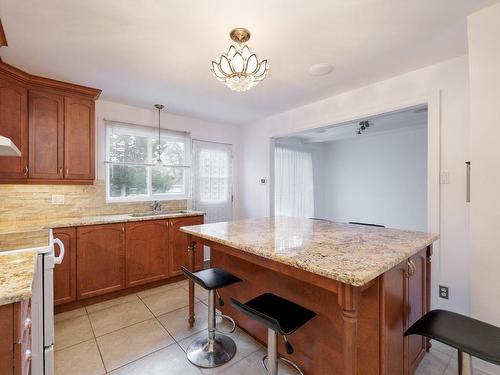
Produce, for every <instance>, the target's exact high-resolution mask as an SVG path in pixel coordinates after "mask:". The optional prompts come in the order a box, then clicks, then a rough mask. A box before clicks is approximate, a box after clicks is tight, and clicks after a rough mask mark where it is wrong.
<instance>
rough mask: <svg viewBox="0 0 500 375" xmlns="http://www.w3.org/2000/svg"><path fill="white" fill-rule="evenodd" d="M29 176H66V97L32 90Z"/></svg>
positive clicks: (30, 99)
mask: <svg viewBox="0 0 500 375" xmlns="http://www.w3.org/2000/svg"><path fill="white" fill-rule="evenodd" d="M28 107H29V178H47V179H62V178H63V177H64V174H63V167H64V164H63V156H64V155H63V147H64V118H63V117H64V97H63V96H61V95H57V94H51V93H46V92H41V91H30V92H29V101H28Z"/></svg>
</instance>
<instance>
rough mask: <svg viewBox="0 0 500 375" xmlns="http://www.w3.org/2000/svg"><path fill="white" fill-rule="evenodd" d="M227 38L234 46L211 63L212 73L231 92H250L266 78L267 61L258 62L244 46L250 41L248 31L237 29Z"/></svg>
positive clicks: (255, 56) (254, 55)
mask: <svg viewBox="0 0 500 375" xmlns="http://www.w3.org/2000/svg"><path fill="white" fill-rule="evenodd" d="M229 36H230V37H231V39H232V40H233V41H234V42H235V43H236V44H232V45H231V46H230V47H229V50H228V51H227V53H226V54H224V55H221V57H220V58H219V59H218V60H217V61H212V67H211V70H212V73H213V74H214V76H215V78H217V80H219V81H220V82H223V83H224V84H225V85H226V86H227V87H229V88H230V89H231V90H234V91H239V92H242V91H247V90H250V89H251V88H252V87H254V86H255V85H257V84H258V83H259V82H261V81H262V80H264V78H266V75H267V70H268V69H269V64H268V63H267V60H259V59H258V58H257V55H256V54H255V53H253V52H252V51H251V50H250V48H248V46H247V45H246V44H245V43H246V42H247V41H248V40H249V39H250V31H248V30H247V29H245V28H242V27H239V28H236V29H233V30H231V33H230V34H229Z"/></svg>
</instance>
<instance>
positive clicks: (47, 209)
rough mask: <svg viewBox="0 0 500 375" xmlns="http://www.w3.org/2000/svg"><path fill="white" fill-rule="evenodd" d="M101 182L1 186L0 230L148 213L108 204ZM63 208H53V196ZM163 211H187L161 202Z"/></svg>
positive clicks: (179, 203)
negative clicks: (59, 198)
mask: <svg viewBox="0 0 500 375" xmlns="http://www.w3.org/2000/svg"><path fill="white" fill-rule="evenodd" d="M105 192H106V185H105V183H104V181H96V182H95V183H94V184H93V185H0V230H8V229H9V228H12V229H18V227H25V226H29V225H35V224H39V223H42V224H43V223H44V222H50V221H54V219H60V218H74V217H82V216H97V215H114V214H125V213H134V212H144V211H148V210H150V209H151V208H150V202H137V203H107V202H106V193H105ZM53 194H61V195H64V200H65V202H64V204H63V205H55V204H52V195H53ZM162 207H163V209H165V210H182V209H186V208H187V201H186V200H175V201H163V202H162Z"/></svg>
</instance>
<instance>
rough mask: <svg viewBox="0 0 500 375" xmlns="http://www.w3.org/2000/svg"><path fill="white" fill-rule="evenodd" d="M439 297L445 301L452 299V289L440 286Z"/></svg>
mask: <svg viewBox="0 0 500 375" xmlns="http://www.w3.org/2000/svg"><path fill="white" fill-rule="evenodd" d="M439 297H441V298H444V299H449V298H450V289H449V288H448V287H447V286H443V285H440V286H439Z"/></svg>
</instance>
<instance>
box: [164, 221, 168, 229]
mask: <svg viewBox="0 0 500 375" xmlns="http://www.w3.org/2000/svg"><path fill="white" fill-rule="evenodd" d="M165 227H166V228H167V229H168V220H167V222H166V223H165Z"/></svg>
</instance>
